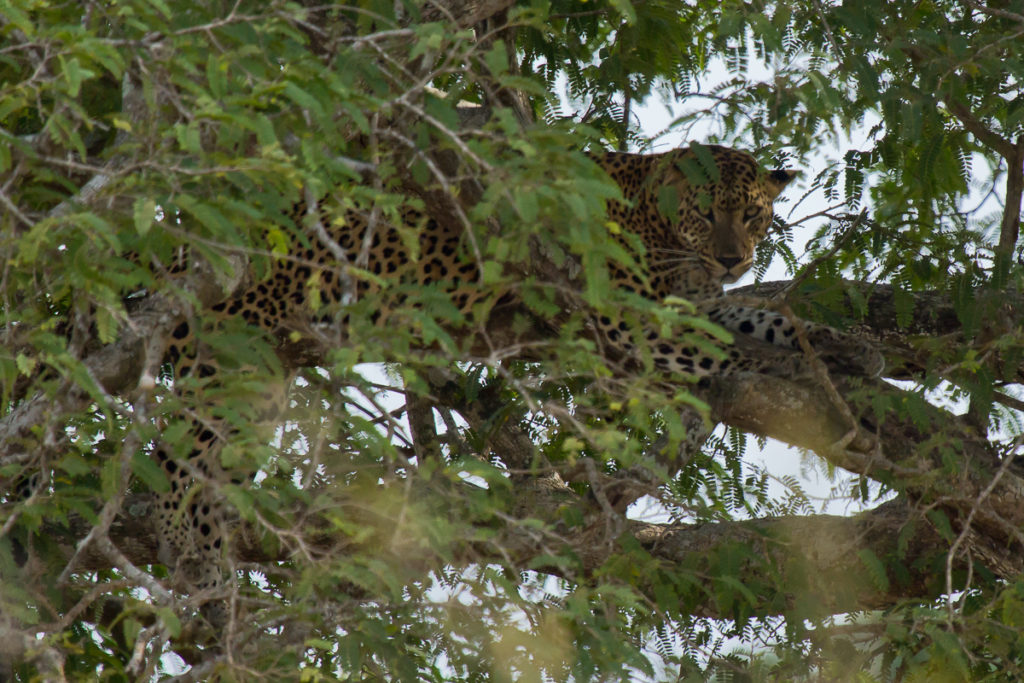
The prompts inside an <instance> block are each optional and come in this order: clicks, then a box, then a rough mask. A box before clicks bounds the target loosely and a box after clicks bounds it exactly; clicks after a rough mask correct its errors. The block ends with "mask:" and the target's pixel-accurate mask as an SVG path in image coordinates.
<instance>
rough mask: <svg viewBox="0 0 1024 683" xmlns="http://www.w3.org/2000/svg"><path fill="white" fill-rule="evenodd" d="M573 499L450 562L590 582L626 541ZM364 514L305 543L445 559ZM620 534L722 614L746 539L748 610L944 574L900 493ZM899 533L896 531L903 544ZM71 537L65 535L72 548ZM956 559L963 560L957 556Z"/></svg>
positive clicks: (245, 550)
mask: <svg viewBox="0 0 1024 683" xmlns="http://www.w3.org/2000/svg"><path fill="white" fill-rule="evenodd" d="M573 502H575V503H577V504H578V503H579V502H580V499H579V498H578V497H576V496H575V494H573V493H572V492H571V491H568V490H567V489H564V487H558V486H550V487H547V488H544V487H542V488H540V489H537V490H535V491H534V492H533V493H532V494H527V495H524V496H523V499H522V500H521V501H519V502H518V504H517V507H518V509H519V510H520V512H521V513H525V514H528V515H529V518H532V519H541V520H544V521H547V522H549V523H551V524H555V525H556V526H560V527H561V531H560V534H559V537H558V538H559V539H560V541H561V545H560V546H558V547H555V546H553V543H554V541H553V538H552V537H551V536H550V535H548V536H543V537H541V536H539V535H538V533H537V527H536V524H535V523H519V522H517V521H516V520H515V519H512V518H509V519H508V521H507V522H506V523H505V524H504V526H503V528H502V529H501V530H500V532H499V534H498V536H497V537H494V538H491V539H490V540H488V541H487V542H465V543H462V544H459V545H457V547H456V549H455V551H454V555H453V556H452V557H451V558H450V562H448V563H447V564H448V566H451V565H455V566H463V565H470V564H478V563H487V562H499V563H504V564H507V563H508V562H509V561H510V560H511V561H512V562H513V565H514V566H517V567H520V568H522V569H527V568H534V569H539V570H541V571H548V572H550V573H553V574H556V575H560V576H566V577H567V578H571V579H573V580H584V581H585V580H587V579H588V577H591V576H593V573H594V572H595V571H597V570H599V569H600V568H601V567H602V566H603V565H604V564H605V563H606V562H607V561H608V560H609V558H610V557H611V555H612V554H613V553H621V552H622V551H623V547H624V544H623V541H624V539H623V538H622V537H619V538H617V539H609V538H607V535H606V527H605V525H604V524H603V523H601V522H600V521H598V522H597V523H591V524H588V525H585V526H583V527H575V528H565V526H564V524H562V523H561V521H560V520H561V519H562V515H563V510H564V506H565V505H566V504H567V503H573ZM152 504H153V503H152V500H151V499H150V497H149V496H148V495H135V496H130V497H129V500H128V502H127V504H126V505H125V513H124V514H122V515H121V516H120V517H119V518H118V520H117V521H116V522H115V524H114V525H113V526H112V527H111V530H110V535H111V539H112V540H113V541H114V542H115V543H116V544H117V545H118V547H119V548H120V549H121V551H122V552H123V553H124V555H125V556H126V557H127V558H128V559H129V560H130V561H131V562H132V563H133V564H136V565H145V564H151V563H155V562H157V559H156V553H157V545H156V541H155V539H156V533H155V529H154V525H155V517H154V515H152V514H151V513H152ZM350 521H351V520H350ZM523 521H524V522H525V518H524V520H523ZM363 523H365V524H368V525H369V526H371V527H374V526H375V527H376V529H375V531H374V533H372V534H371V535H369V536H361V537H360V538H361V540H360V541H359V542H358V543H353V542H351V541H343V540H341V539H342V538H344V537H343V536H342V534H340V533H331V532H329V531H328V530H327V524H326V523H325V522H324V521H323V520H316V519H312V520H307V522H306V531H305V536H304V539H303V540H304V550H305V551H309V550H312V551H314V552H321V553H324V554H327V553H338V552H346V553H358V552H360V551H363V552H370V551H371V550H372V551H373V552H374V553H375V554H376V555H377V556H378V559H379V560H381V561H384V562H388V561H393V562H395V563H398V564H400V565H402V566H406V567H412V566H415V567H417V568H418V569H419V570H420V571H422V572H424V573H426V572H427V571H430V570H436V569H441V568H442V566H443V565H442V564H439V562H440V560H439V559H438V558H437V557H436V556H434V555H433V554H432V553H428V552H423V551H422V550H421V551H420V554H419V555H416V554H414V551H411V550H410V549H409V548H408V547H406V546H402V548H401V551H400V553H399V554H400V556H396V557H394V558H389V557H388V555H389V553H392V552H395V549H394V548H390V547H389V544H387V543H382V542H381V539H382V538H387V537H389V536H390V535H391V534H392V533H393V532H394V529H393V527H392V526H391V525H385V526H384V527H381V522H380V520H379V519H377V520H376V521H372V520H370V519H367V520H363V521H362V522H361V524H363ZM908 525H909V528H908ZM48 526H49V528H48V530H47V531H48V533H49V534H50V535H52V536H57V537H62V538H69V539H74V538H79V537H81V536H83V535H84V534H87V533H88V532H89V529H90V528H91V524H90V523H89V522H87V521H86V520H84V519H81V518H79V517H73V518H72V519H71V520H70V524H69V528H66V529H65V528H59V527H58V526H57V525H48ZM236 528H237V533H236V534H235V541H234V542H233V543H232V544H231V548H232V550H233V551H234V560H235V561H236V562H243V563H266V562H275V561H281V560H286V559H288V557H289V556H290V551H289V550H288V548H287V547H286V546H277V548H278V549H277V550H276V551H274V550H270V548H272V547H273V545H272V544H271V545H268V544H266V543H264V542H263V541H262V539H261V537H260V534H259V533H257V532H256V531H255V530H254V529H253V528H252V527H251V526H248V525H240V526H238V527H236ZM911 530H912V531H911ZM622 533H624V534H625V535H626V536H627V537H631V538H632V539H633V542H631V543H626V544H625V547H640V548H643V550H644V551H645V552H646V553H648V554H649V556H650V559H651V560H653V561H655V562H657V563H659V564H660V565H661V568H662V569H661V570H662V571H663V572H665V573H668V574H672V573H675V572H682V573H685V574H687V575H689V576H693V577H694V578H695V579H696V580H697V582H698V583H699V584H701V585H704V586H705V589H702V590H701V591H698V593H699V594H697V595H694V596H692V598H691V599H692V600H693V603H694V604H692V605H689V604H688V605H687V608H688V609H692V610H693V613H694V614H700V615H703V616H708V617H726V618H728V617H730V616H735V615H734V614H732V613H730V612H729V610H730V609H734V607H725V606H722V605H719V604H717V603H716V601H715V595H716V591H715V590H714V586H715V581H716V580H717V579H716V576H717V573H716V570H715V565H716V562H718V561H719V560H718V558H719V557H722V556H723V554H728V553H730V552H733V550H732V549H736V548H744V549H746V552H745V555H746V556H747V559H746V560H745V561H744V565H743V567H742V568H741V571H740V575H739V576H737V577H736V578H737V579H738V580H739V581H741V582H742V583H743V584H744V585H748V586H754V587H760V593H759V594H758V595H757V600H756V601H755V602H753V603H751V604H747V605H744V606H742V611H743V612H744V613H745V614H760V615H769V614H777V613H780V612H783V611H787V610H791V609H793V608H794V607H798V608H799V609H800V610H801V614H802V615H804V616H807V617H812V616H825V615H828V614H834V613H838V612H845V611H851V610H869V609H883V608H886V607H891V606H892V605H894V604H896V603H897V602H899V601H901V600H930V599H933V598H935V597H937V596H939V595H941V594H942V590H943V582H942V580H941V572H938V571H937V570H936V569H935V567H938V566H941V562H942V561H943V559H944V555H945V552H946V548H947V547H948V543H946V542H944V541H943V540H942V539H940V538H939V537H938V535H937V534H935V533H934V532H933V531H931V529H930V526H929V525H928V523H927V522H925V521H924V520H923V519H922V516H921V514H920V513H919V512H918V511H915V510H913V509H911V508H908V507H906V506H905V505H904V504H902V503H897V502H891V503H886V504H884V505H881V506H880V507H878V508H876V509H874V510H871V511H868V512H864V513H861V514H860V515H857V516H856V517H836V516H831V515H816V516H810V517H795V516H787V517H777V518H771V519H763V520H748V521H739V522H719V523H710V524H696V525H694V524H650V523H645V522H638V521H627V522H626V525H625V526H624V527H623V529H622ZM901 533H902V534H903V536H904V538H903V545H902V548H901V541H900V535H901ZM71 547H72V544H71V542H70V541H69V543H68V552H69V556H70V551H71ZM898 548H901V549H900V550H897V549H898ZM552 551H555V552H557V553H559V554H561V555H562V556H575V557H577V558H578V560H579V565H578V567H577V568H576V569H570V570H567V569H566V565H564V564H559V565H551V566H539V567H538V566H537V565H536V561H537V560H538V559H539V558H542V557H545V556H549V555H550V554H551V552H552ZM865 551H867V552H870V553H872V554H873V555H874V556H875V557H878V558H893V559H895V558H896V557H899V560H898V564H899V565H901V566H902V567H905V568H907V569H908V572H909V573H906V574H903V575H902V576H899V577H898V576H897V575H896V574H895V573H892V574H890V575H889V576H888V577H886V578H885V579H884V580H881V579H880V577H877V576H871V575H869V574H868V573H867V572H866V570H865V565H864V563H863V561H862V560H861V556H862V555H863V553H864V552H865ZM901 553H902V555H901ZM640 560H641V558H637V561H640ZM957 566H958V567H959V566H961V564H960V563H959V562H958V563H957ZM108 568H110V561H109V559H108V557H107V556H106V555H104V554H102V553H100V552H97V551H92V550H90V551H87V552H85V553H83V554H82V555H81V556H80V558H79V566H78V569H79V570H80V571H91V570H98V569H108ZM580 572H582V573H580ZM769 577H771V578H770V579H769ZM778 586H785V587H786V588H785V592H784V593H779V592H778V588H777V587H778ZM640 588H641V589H650V588H651V587H650V586H641V587H640Z"/></svg>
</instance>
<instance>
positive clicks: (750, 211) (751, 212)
mask: <svg viewBox="0 0 1024 683" xmlns="http://www.w3.org/2000/svg"><path fill="white" fill-rule="evenodd" d="M760 214H761V210H760V209H758V208H757V207H756V206H748V207H747V210H746V211H744V212H743V220H747V221H749V220H752V219H754V218H757V217H758V216H759V215H760Z"/></svg>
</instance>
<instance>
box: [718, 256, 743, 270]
mask: <svg viewBox="0 0 1024 683" xmlns="http://www.w3.org/2000/svg"><path fill="white" fill-rule="evenodd" d="M742 260H743V259H742V258H740V257H739V256H719V257H718V262H719V263H721V264H722V265H723V266H725V269H726V270H732V267H733V266H735V265H738V264H739V263H740V262H741V261H742Z"/></svg>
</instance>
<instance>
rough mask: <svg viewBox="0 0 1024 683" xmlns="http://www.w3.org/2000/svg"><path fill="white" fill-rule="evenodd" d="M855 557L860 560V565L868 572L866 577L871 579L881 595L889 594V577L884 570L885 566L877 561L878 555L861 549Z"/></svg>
mask: <svg viewBox="0 0 1024 683" xmlns="http://www.w3.org/2000/svg"><path fill="white" fill-rule="evenodd" d="M857 557H859V558H860V561H861V563H862V564H863V565H864V567H865V569H867V571H868V576H870V577H871V582H872V583H873V584H874V585H875V588H877V589H878V590H879V591H880V592H882V593H888V592H889V575H888V573H887V572H886V570H885V564H884V563H883V562H882V560H880V559H879V557H878V555H875V553H874V552H872V551H871V549H869V548H861V549H860V550H858V551H857Z"/></svg>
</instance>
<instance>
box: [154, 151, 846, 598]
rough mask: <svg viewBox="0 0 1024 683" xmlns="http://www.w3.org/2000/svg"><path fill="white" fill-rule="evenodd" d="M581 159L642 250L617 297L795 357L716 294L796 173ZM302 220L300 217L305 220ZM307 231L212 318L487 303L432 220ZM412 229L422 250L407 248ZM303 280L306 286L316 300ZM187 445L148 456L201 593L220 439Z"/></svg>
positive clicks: (624, 330) (441, 226)
mask: <svg viewBox="0 0 1024 683" xmlns="http://www.w3.org/2000/svg"><path fill="white" fill-rule="evenodd" d="M589 157H590V158H591V160H592V161H593V162H594V163H596V164H597V165H598V166H599V167H600V168H601V169H602V170H603V171H604V172H605V173H606V174H607V175H608V176H609V177H610V178H611V179H612V180H613V181H614V182H615V184H616V185H617V186H618V188H619V189H620V192H621V196H620V197H617V198H615V199H613V200H610V201H608V202H607V218H608V221H609V224H610V225H615V226H617V230H616V231H615V234H617V235H619V237H618V239H620V240H622V243H623V244H624V245H629V248H630V249H633V250H634V251H636V243H637V242H639V244H640V245H641V247H640V250H639V253H637V254H636V255H637V257H638V262H639V263H640V264H641V265H640V268H639V269H638V268H627V267H626V266H623V265H620V264H615V263H609V274H610V277H611V282H612V285H613V286H615V287H619V288H622V289H623V290H625V291H627V292H632V293H634V294H637V295H640V296H643V297H647V298H650V299H652V300H655V301H658V302H661V301H665V300H669V299H670V298H671V297H676V298H681V299H686V300H689V301H691V302H692V303H693V304H694V305H696V306H697V308H698V310H699V311H700V312H702V313H704V314H705V315H706V316H707V317H708V318H709V319H710V320H712V321H713V322H715V323H717V324H719V325H721V326H722V327H724V328H725V329H727V330H729V331H730V332H732V333H733V334H735V335H740V336H744V337H746V338H748V339H752V340H754V341H756V342H757V343H761V344H766V345H771V346H774V347H779V348H782V349H786V350H788V351H791V352H798V351H799V349H800V344H799V341H798V338H799V336H800V335H799V334H798V327H797V325H798V324H800V323H797V322H795V321H794V320H793V319H792V318H791V317H788V316H786V315H783V314H782V313H779V312H776V311H773V310H767V309H764V308H757V307H745V306H737V305H733V304H730V303H728V302H726V301H725V300H724V291H725V290H724V286H725V285H726V284H730V283H733V282H736V281H737V280H738V279H739V278H740V277H741V276H743V275H744V274H745V273H747V272H748V271H749V270H750V269H751V267H752V265H753V263H754V256H755V249H756V248H757V247H758V245H760V244H761V243H762V242H764V240H765V239H766V237H767V235H768V233H769V231H770V229H771V228H772V225H773V221H774V220H775V213H774V203H775V201H776V199H777V198H778V197H779V196H780V195H781V193H782V192H783V190H784V189H785V188H786V186H787V185H789V184H790V183H791V182H792V181H793V180H794V178H796V177H797V175H798V172H797V171H794V170H789V169H781V168H780V169H775V170H765V169H763V168H762V167H761V166H760V164H759V163H758V162H757V160H756V159H755V157H754V156H753V155H751V154H750V153H748V152H746V151H743V150H738V149H734V148H731V147H725V146H719V145H696V144H695V145H691V146H689V147H682V148H678V149H673V150H670V151H667V152H661V153H654V154H643V153H627V152H613V151H601V152H594V153H590V154H589ZM308 209H309V207H308V206H307V207H305V209H304V210H299V213H306V214H308V213H309V211H308ZM314 222H315V223H316V226H315V228H316V229H315V230H312V231H308V232H309V234H306V236H305V239H304V240H303V243H302V244H301V245H299V246H296V247H295V248H293V250H292V251H290V252H289V254H288V257H287V258H278V259H275V260H274V261H273V263H272V265H271V266H270V269H269V273H267V274H266V275H265V277H264V278H262V279H261V280H259V281H257V282H255V283H253V284H252V285H251V286H249V287H247V288H245V289H244V290H243V291H241V292H239V293H236V294H233V295H231V296H228V297H227V298H225V299H224V300H223V301H220V302H219V303H217V304H215V305H214V306H213V307H212V310H211V313H212V315H213V316H214V317H218V318H221V319H231V320H241V321H244V323H245V324H247V325H251V326H255V327H257V328H259V329H260V330H263V331H265V332H266V333H268V334H270V335H274V336H276V337H277V338H281V337H282V336H283V335H284V334H287V333H288V332H289V331H291V330H294V329H296V325H297V322H296V321H302V320H305V321H309V320H311V319H313V318H316V317H317V316H318V315H320V314H319V313H317V312H315V311H314V309H316V311H321V312H322V311H324V310H336V311H340V312H341V315H342V316H345V315H347V313H345V310H346V306H349V305H350V304H351V303H352V301H353V299H357V298H358V299H366V298H367V297H372V295H374V294H375V293H377V294H380V293H381V291H380V289H381V288H380V286H379V284H374V280H376V281H378V282H379V280H380V279H388V280H389V281H397V282H402V283H406V284H409V285H414V286H416V285H436V286H440V287H441V288H442V289H443V290H444V291H446V292H448V293H449V295H450V296H451V299H452V301H453V302H454V303H455V305H456V306H457V307H458V308H459V309H460V310H461V311H463V312H466V313H467V314H468V313H469V312H470V311H472V310H473V307H474V305H475V304H477V303H479V301H480V299H481V297H482V296H483V295H482V294H480V293H479V290H476V289H473V287H472V286H471V285H473V284H475V283H477V282H478V279H479V278H480V275H481V273H480V269H479V266H478V265H477V263H476V262H475V261H474V260H473V259H469V258H465V256H464V255H465V245H464V242H465V234H464V233H465V231H464V229H463V228H462V226H461V225H458V224H453V223H451V222H446V221H439V220H436V219H434V218H432V217H431V216H430V215H428V214H427V213H426V212H425V211H424V210H422V209H419V208H415V207H403V208H402V209H401V210H400V211H399V212H398V215H397V219H391V220H389V219H387V218H385V217H383V216H382V215H377V216H375V217H372V216H368V215H367V214H366V213H365V212H360V211H356V210H354V209H353V210H347V211H346V212H345V213H344V216H343V219H342V220H332V221H330V222H329V224H328V225H324V224H323V223H320V222H319V221H314ZM410 231H413V234H415V235H416V237H415V239H416V240H417V244H416V245H415V246H417V247H418V249H413V248H410V245H409V242H408V235H409V234H410ZM356 254H361V256H362V261H361V265H362V266H363V268H364V269H365V272H366V273H368V274H372V276H373V277H372V278H361V279H358V281H356V282H353V281H352V280H351V279H346V278H345V276H344V269H342V268H339V265H340V263H339V261H340V258H348V259H349V260H351V259H354V255H356ZM346 255H352V256H351V257H347V256H346ZM339 257H340V258H339ZM311 281H315V283H316V293H315V294H314V292H313V288H312V287H311ZM314 296H315V297H316V301H315V302H314V301H311V299H312V298H313V297H314ZM504 296H505V298H506V299H508V298H514V296H515V294H514V292H513V293H509V294H506V295H504ZM381 300H382V301H385V299H384V298H383V297H382V299H381ZM314 304H315V305H314ZM386 305H387V304H386V303H382V304H381V306H382V308H383V307H386ZM373 315H374V316H375V321H374V322H376V323H377V324H379V325H386V324H387V311H386V310H379V311H376V312H375V313H374V314H373ZM802 324H803V325H804V326H805V328H806V336H807V337H808V338H809V339H810V341H811V342H812V343H814V344H818V343H821V344H829V343H831V342H835V341H836V340H837V339H839V338H840V336H841V333H840V332H838V331H836V330H834V329H832V328H830V327H827V326H824V325H816V324H813V323H810V322H803V323H802ZM590 325H591V329H592V331H593V333H594V334H595V335H597V337H598V338H599V339H600V340H602V342H603V344H604V345H605V346H606V347H611V348H612V349H614V350H615V351H617V352H619V353H621V354H622V355H623V356H625V357H634V356H638V355H642V353H641V351H642V352H643V353H646V354H648V358H650V359H652V360H653V363H654V365H655V366H656V369H657V370H658V371H659V372H663V373H666V374H680V375H684V376H688V377H696V378H707V377H712V376H720V375H728V374H729V373H733V372H738V371H744V370H747V371H757V370H759V369H763V364H764V362H763V361H758V360H757V359H756V358H754V357H753V356H751V355H749V354H745V353H744V352H743V351H741V350H739V349H737V348H732V347H730V348H727V349H725V351H724V352H723V353H718V354H713V353H709V352H708V351H706V350H704V348H703V347H698V346H694V345H693V344H692V343H689V344H688V343H682V342H680V341H677V340H675V339H671V338H665V337H663V336H662V334H661V333H660V332H659V331H658V330H656V329H647V328H644V329H642V331H640V332H636V331H635V330H633V329H631V327H630V326H629V325H628V324H627V323H626V321H624V320H622V319H619V318H617V317H615V316H612V315H608V314H597V313H595V314H594V315H593V316H592V320H591V321H590ZM196 333H197V330H196V324H195V323H194V322H192V321H188V320H186V321H182V322H181V324H180V325H179V326H178V327H177V328H176V329H175V330H174V332H173V334H172V335H171V337H172V338H171V340H170V342H169V344H168V347H167V350H166V357H167V358H168V361H169V362H170V363H171V364H172V365H173V366H174V368H175V370H174V372H175V374H176V375H178V376H187V375H189V374H197V375H198V376H200V377H210V376H214V375H216V373H217V372H218V369H217V367H216V364H215V363H214V362H213V361H211V360H209V358H208V357H206V356H204V354H203V353H202V352H201V351H197V350H196V349H197V344H198V342H197V335H196ZM794 355H796V354H794ZM193 437H194V438H193V446H192V448H191V449H190V450H189V452H188V453H187V457H184V458H181V457H175V456H174V455H172V454H171V452H170V451H169V450H168V449H167V448H165V447H162V446H158V447H156V448H155V451H154V452H155V457H156V459H157V461H158V463H159V464H160V466H161V467H162V468H163V471H164V474H165V475H166V477H167V479H168V481H169V482H170V491H169V492H167V493H165V494H162V496H161V498H160V500H159V502H158V505H157V526H158V528H159V529H160V539H159V548H160V550H159V557H160V558H161V561H162V562H164V563H165V564H168V565H169V566H171V567H172V569H173V567H174V566H175V565H177V566H179V567H181V566H183V565H185V566H187V567H188V568H189V570H190V571H191V572H192V573H193V574H194V575H193V576H192V577H191V578H190V579H189V582H190V583H191V584H192V585H194V586H196V587H197V588H201V589H202V588H210V587H215V586H217V585H218V584H219V583H220V582H221V580H222V574H221V569H220V568H219V567H220V566H221V562H220V559H219V556H220V554H221V553H222V551H223V547H224V543H225V536H224V534H225V530H224V529H225V527H224V521H223V520H224V512H223V510H222V508H221V506H220V503H219V501H218V498H217V496H215V495H214V494H213V493H211V492H209V491H207V490H206V488H205V487H203V486H200V487H198V488H199V491H198V492H196V491H195V490H194V489H195V488H196V487H195V481H196V479H197V478H200V479H202V478H212V477H216V476H217V474H216V469H217V464H216V463H217V461H218V458H217V457H216V453H217V449H218V447H219V444H220V442H221V441H222V439H221V438H220V436H219V435H218V434H217V429H215V428H212V427H211V426H209V425H196V426H195V427H194V434H193ZM183 507H184V508H187V509H183Z"/></svg>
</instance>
